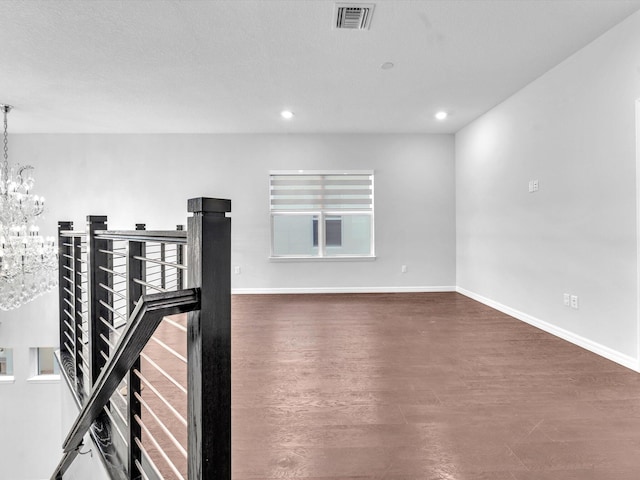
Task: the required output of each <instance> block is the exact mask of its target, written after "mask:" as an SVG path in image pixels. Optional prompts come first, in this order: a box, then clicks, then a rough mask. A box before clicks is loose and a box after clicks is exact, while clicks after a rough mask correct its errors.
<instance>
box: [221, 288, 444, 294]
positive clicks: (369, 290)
mask: <svg viewBox="0 0 640 480" xmlns="http://www.w3.org/2000/svg"><path fill="white" fill-rule="evenodd" d="M455 291H456V287H452V286H441V287H440V286H436V287H310V288H305V287H301V288H233V289H231V293H232V294H234V295H263V294H275V295H277V294H291V293H294V294H295V293H429V292H455Z"/></svg>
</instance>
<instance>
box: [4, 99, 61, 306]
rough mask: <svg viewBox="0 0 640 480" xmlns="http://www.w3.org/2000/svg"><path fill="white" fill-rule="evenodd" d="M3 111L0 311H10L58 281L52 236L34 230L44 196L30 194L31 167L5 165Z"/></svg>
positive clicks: (5, 136)
mask: <svg viewBox="0 0 640 480" xmlns="http://www.w3.org/2000/svg"><path fill="white" fill-rule="evenodd" d="M0 108H1V109H2V112H3V113H4V162H3V163H2V169H1V170H0V310H12V309H14V308H18V307H20V306H21V305H23V304H24V303H26V302H29V301H31V300H33V299H34V298H36V297H38V296H40V295H42V294H43V293H45V292H48V291H49V290H51V289H52V288H54V287H55V286H56V285H57V283H58V273H57V272H58V261H57V251H56V247H55V243H54V240H53V238H51V237H48V238H46V239H44V238H43V237H41V236H40V235H39V233H38V227H37V226H36V220H37V218H38V217H39V216H40V215H42V213H43V212H44V198H41V197H38V196H37V195H34V194H33V193H32V191H31V190H32V188H33V183H34V180H33V176H32V172H33V167H32V166H30V165H24V166H19V165H16V166H14V167H9V148H8V141H7V114H8V113H9V112H10V111H11V108H12V107H11V106H10V105H0Z"/></svg>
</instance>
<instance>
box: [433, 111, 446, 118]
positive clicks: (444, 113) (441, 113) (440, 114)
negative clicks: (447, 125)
mask: <svg viewBox="0 0 640 480" xmlns="http://www.w3.org/2000/svg"><path fill="white" fill-rule="evenodd" d="M436 118H437V119H438V120H444V119H445V118H447V112H444V111H443V112H438V113H436Z"/></svg>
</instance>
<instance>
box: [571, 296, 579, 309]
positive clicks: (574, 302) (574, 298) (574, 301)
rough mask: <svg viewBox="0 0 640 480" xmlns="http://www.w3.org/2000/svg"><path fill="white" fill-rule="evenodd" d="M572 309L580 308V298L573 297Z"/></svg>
mask: <svg viewBox="0 0 640 480" xmlns="http://www.w3.org/2000/svg"><path fill="white" fill-rule="evenodd" d="M571 308H578V296H577V295H571Z"/></svg>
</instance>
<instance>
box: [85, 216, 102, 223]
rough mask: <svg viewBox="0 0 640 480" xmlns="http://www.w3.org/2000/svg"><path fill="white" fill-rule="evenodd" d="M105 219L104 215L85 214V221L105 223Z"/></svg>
mask: <svg viewBox="0 0 640 480" xmlns="http://www.w3.org/2000/svg"><path fill="white" fill-rule="evenodd" d="M106 221H107V216H106V215H87V223H105V222H106Z"/></svg>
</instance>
